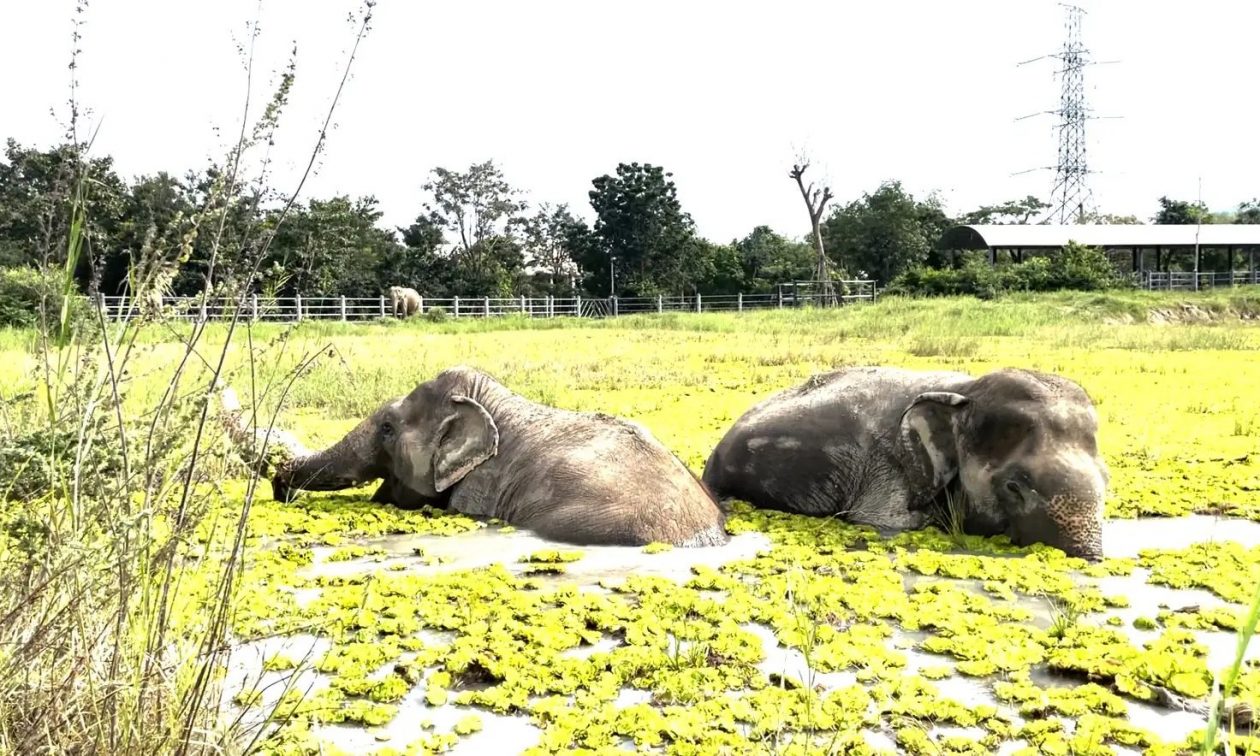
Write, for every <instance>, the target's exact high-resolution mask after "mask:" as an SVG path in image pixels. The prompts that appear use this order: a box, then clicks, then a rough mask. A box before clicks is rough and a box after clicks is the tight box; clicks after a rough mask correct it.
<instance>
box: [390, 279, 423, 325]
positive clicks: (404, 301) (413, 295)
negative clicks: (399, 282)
mask: <svg viewBox="0 0 1260 756" xmlns="http://www.w3.org/2000/svg"><path fill="white" fill-rule="evenodd" d="M389 305H390V314H391V315H393V316H394V317H396V318H406V317H410V316H412V315H415V314H416V312H417V311H419V309H420V292H418V291H416V290H415V289H411V288H408V287H406V286H391V287H389Z"/></svg>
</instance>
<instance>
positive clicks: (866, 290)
mask: <svg viewBox="0 0 1260 756" xmlns="http://www.w3.org/2000/svg"><path fill="white" fill-rule="evenodd" d="M876 296H877V294H876V291H875V283H874V282H873V281H838V282H836V286H835V291H834V293H831V294H829V295H828V297H826V298H824V297H822V296H821V295H820V294H819V293H818V292H817V291H816V290H814V289H812V288H810V287H803V286H801V285H797V286H793V285H792V284H784V285H781V286H780V287H779V289H778V291H775V292H771V293H768V294H767V293H761V294H722V295H712V296H707V295H699V294H696V295H690V296H677V297H666V296H658V297H607V298H592V297H524V296H522V297H423V298H421V301H420V308H419V312H417V313H416V315H413V316H412V317H416V316H419V315H423V314H425V313H430V312H432V311H434V310H437V309H441V310H443V311H444V312H445V314H446V315H447V316H448V317H456V318H467V317H471V318H483V317H498V316H505V315H522V316H525V317H534V318H556V317H579V318H605V317H616V316H619V315H633V314H643V313H666V312H743V311H745V310H767V309H783V308H791V307H805V306H818V305H822V306H826V305H846V304H850V303H855V302H862V301H866V302H873V301H875V298H876ZM96 304H97V307H99V308H100V309H101V311H102V313H103V314H104V316H105V318H106V319H107V320H112V321H123V320H130V319H132V318H135V317H138V316H140V315H141V314H142V313H143V312H146V311H147V310H148V309H151V307H152V305H151V304H150V303H147V302H144V301H138V300H137V299H135V298H133V297H127V296H103V295H101V296H98V297H97V303H96ZM161 309H162V315H163V317H167V318H174V319H180V320H202V321H205V320H230V319H231V318H232V317H234V316H236V317H238V318H239V319H240V320H247V321H254V322H278V323H291V322H295V321H299V320H339V321H345V322H349V321H365V320H377V319H380V318H386V317H392V316H393V313H392V312H391V307H390V301H389V298H388V297H385V296H380V297H302V296H296V297H260V296H257V295H253V296H248V297H246V298H244V299H238V298H235V297H211V298H209V299H207V300H206V301H205V302H204V303H203V302H202V298H201V297H164V298H163V299H162V307H161ZM238 311H239V314H238Z"/></svg>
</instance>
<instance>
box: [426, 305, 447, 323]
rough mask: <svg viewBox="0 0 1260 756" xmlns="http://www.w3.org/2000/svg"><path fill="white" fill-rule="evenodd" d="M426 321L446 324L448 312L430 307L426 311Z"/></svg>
mask: <svg viewBox="0 0 1260 756" xmlns="http://www.w3.org/2000/svg"><path fill="white" fill-rule="evenodd" d="M424 319H425V320H427V321H429V322H430V323H444V322H446V310H445V309H443V308H441V307H430V308H429V309H427V310H425V311H424Z"/></svg>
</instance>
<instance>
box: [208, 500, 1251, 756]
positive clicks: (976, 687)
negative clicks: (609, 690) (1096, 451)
mask: <svg viewBox="0 0 1260 756" xmlns="http://www.w3.org/2000/svg"><path fill="white" fill-rule="evenodd" d="M1226 540H1232V541H1236V542H1239V543H1241V544H1243V545H1247V546H1251V545H1257V544H1260V523H1255V522H1248V521H1240V520H1236V519H1228V518H1217V517H1208V516H1191V517H1178V518H1160V519H1145V520H1115V521H1109V522H1108V523H1107V524H1106V526H1105V532H1104V543H1105V544H1106V550H1107V555H1108V556H1113V557H1132V556H1136V555H1137V553H1138V552H1139V551H1140V550H1142V549H1148V548H1183V547H1185V546H1186V545H1188V544H1192V543H1201V542H1209V541H1226ZM360 544H361V545H364V546H369V547H379V548H381V549H383V550H384V551H385V552H387V556H385V557H384V558H381V557H369V558H365V559H359V560H352V561H346V562H328V561H326V559H327V557H328V555H329V554H330V553H331V552H332V551H333V550H334V549H332V548H331V547H329V548H316V549H314V552H315V553H314V556H315V559H314V562H313V564H312V565H311V566H310V567H308V568H307V571H308V574H311V575H317V574H322V575H338V574H356V573H364V572H373V571H376V570H384V569H388V568H389V567H390V566H391V564H396V563H399V562H401V563H403V564H405V565H406V570H408V571H419V572H435V571H445V570H460V569H468V568H475V567H482V566H487V565H490V564H493V563H495V562H499V563H502V564H503V565H504V566H505V567H507V568H508V569H510V570H520V569H521V568H522V567H523V565H521V564H519V563H518V560H519V559H520V558H521V557H523V556H526V555H528V554H530V553H532V552H534V551H538V550H541V549H554V548H560V549H569V548H573V547H570V546H565V545H562V544H556V543H554V542H550V541H547V540H544V539H541V538H538V537H536V536H534V535H532V534H530V533H527V532H523V531H514V532H508V533H502V532H499V531H498V529H496V528H486V529H483V530H478V531H474V532H471V533H466V534H462V535H456V536H389V537H384V538H377V539H370V540H365V541H361V542H360ZM768 545H769V540H768V539H767V538H766V537H765V536H764V535H762V534H759V533H745V534H742V535H739V536H737V537H735V538H733V539H732V540H731V542H730V543H728V544H727V545H725V546H721V547H714V548H705V549H675V550H672V551H669V552H665V553H660V554H651V555H648V554H644V553H642V552H641V551H640V550H639V549H637V548H619V547H583V548H581V551H582V553H583V557H582V559H580V560H578V561H576V562H573V563H569V564H567V565H566V574H565V575H564V580H565V581H566V582H570V581H572V582H576V583H578V584H579V585H582V586H583V587H585V588H587V589H590V590H603V589H602V588H600V587H599V585H598V584H599V583H600V582H601V581H606V580H613V581H616V580H618V579H620V578H625V577H626V576H629V575H632V574H634V575H659V576H662V577H669V578H674V579H677V580H679V581H685V580H686V579H688V578H689V577H690V576H691V574H692V573H691V568H692V567H693V566H696V565H707V566H712V567H717V566H720V565H722V564H725V563H728V562H732V561H736V560H740V559H745V558H748V557H751V556H754V555H755V554H756V553H757V552H758V551H760V550H762V549H764V548H766V547H768ZM416 548H422V549H423V551H424V553H425V554H427V555H435V556H440V557H442V563H441V564H439V565H435V566H427V565H423V564H418V563H417V560H416V558H415V556H414V554H415V553H416V552H415V549H416ZM1147 574H1148V573H1147V572H1146V571H1145V570H1141V569H1139V570H1135V571H1134V573H1133V574H1132V575H1130V576H1126V577H1108V578H1101V579H1094V578H1081V580H1082V581H1083V582H1092V583H1094V584H1096V585H1098V586H1099V587H1101V588H1102V589H1103V591H1104V592H1105V593H1107V594H1119V595H1124V596H1126V597H1127V598H1128V599H1129V603H1130V606H1129V607H1127V608H1123V609H1109V610H1108V613H1109V614H1118V615H1119V616H1121V617H1122V618H1123V619H1124V625H1123V626H1122V627H1119V628H1116V629H1119V630H1122V631H1124V632H1125V633H1127V634H1128V635H1129V637H1130V638H1131V639H1132V641H1133V642H1134V643H1135V644H1141V643H1144V642H1146V641H1148V640H1151V639H1153V638H1155V637H1157V636H1158V635H1159V631H1143V630H1138V629H1136V628H1134V627H1133V626H1132V620H1133V619H1134V618H1136V617H1138V616H1147V617H1153V616H1155V615H1156V614H1157V612H1158V611H1159V608H1160V607H1161V606H1165V607H1171V608H1173V609H1176V608H1179V607H1183V606H1189V605H1195V604H1197V605H1200V606H1205V607H1209V606H1219V605H1224V604H1225V603H1226V602H1224V601H1222V600H1221V599H1219V598H1217V597H1216V596H1214V595H1212V594H1211V593H1209V592H1207V591H1203V590H1178V589H1172V588H1166V587H1160V586H1152V585H1148V584H1147V583H1146V578H1147ZM932 579H946V578H932ZM909 582H911V581H910V580H908V581H907V584H909ZM972 587H975V586H972ZM313 597H314V592H313V591H312V592H308V595H307V596H305V597H304V596H301V595H299V597H298V598H299V601H301V600H303V599H304V598H305V599H309V598H313ZM1021 601H1022V602H1023V603H1024V605H1025V606H1027V607H1028V608H1029V609H1030V610H1031V611H1032V612H1033V613H1034V615H1035V619H1034V621H1035V622H1036V623H1037V624H1039V625H1041V626H1043V627H1044V626H1046V625H1048V624H1049V622H1050V610H1049V607H1048V606H1047V605H1046V604H1045V603H1043V602H1041V601H1038V600H1036V599H1032V598H1023V599H1021ZM748 628H749V629H750V630H751V631H753V632H755V633H757V634H758V635H760V636H761V637H762V638H763V641H764V644H765V648H766V658H765V660H764V661H763V662H762V663H761V665H760V666H761V668H762V670H763V671H764V672H766V673H767V674H769V673H778V674H782V675H791V676H793V677H796V678H797V679H802V680H804V679H808V678H809V677H810V676H811V675H812V678H813V680H814V682H815V683H817V684H821V685H823V686H824V687H826V688H828V689H835V688H842V687H845V686H848V685H851V684H853V683H854V682H856V679H855V676H854V675H853V673H852V672H848V671H842V672H831V673H810V672H809V671H808V669H807V667H806V665H805V660H804V658H803V657H802V655H801V654H800V652H798V651H794V650H791V649H787V648H783V647H780V646H778V645H777V643H776V641H775V638H774V635H773V633H772V631H770V630H769V629H768V628H764V627H761V626H758V625H749V626H748ZM1197 635H1198V636H1199V638H1200V640H1201V641H1202V642H1203V643H1204V645H1205V646H1207V648H1208V649H1209V664H1210V666H1211V667H1212V668H1220V667H1222V666H1225V665H1227V664H1228V663H1229V662H1230V661H1231V660H1232V658H1233V655H1234V653H1235V648H1236V640H1235V637H1234V635H1233V634H1232V633H1226V632H1210V631H1203V632H1199V633H1197ZM432 638H433V639H435V640H437V639H442V636H441V635H437V634H434V635H432ZM918 640H921V638H920V637H919V634H915V633H905V632H901V631H897V632H896V633H895V634H894V635H893V637H892V638H891V639H890V643H892V644H894V645H895V646H896V647H897V648H898V650H900V651H901V652H902V653H904V654H905V655H906V656H907V658H908V665H907V670H906V671H907V672H908V673H911V674H913V673H914V672H916V671H917V670H918V669H920V668H921V667H924V666H935V665H939V664H940V663H941V661H942V659H941V658H940V657H937V656H933V655H931V654H924V653H919V652H916V651H914V650H913V649H912V648H911V645H912V644H913V643H914V642H916V641H918ZM613 644H614V641H611V640H608V639H605V640H604V641H601V642H600V643H599V644H596V646H595V647H594V648H585V649H581V650H575V651H574V653H582V654H587V653H592V652H594V651H596V650H606V649H608V648H611V647H612V646H613ZM327 648H328V643H327V641H325V640H322V639H318V638H315V637H313V636H292V637H288V638H279V639H271V640H267V641H263V642H259V643H252V644H248V645H246V646H243V647H241V648H240V649H238V651H237V652H236V654H235V656H234V657H233V660H232V664H231V670H230V673H229V678H228V681H227V690H226V691H225V696H226V697H227V698H230V697H231V696H232V695H234V694H235V693H236V691H238V690H241V689H242V687H245V688H254V687H257V688H258V689H261V690H262V693H263V696H264V700H266V701H271V700H275V699H277V698H279V696H280V695H282V694H283V693H284V691H285V689H286V688H288V687H292V688H296V689H297V690H300V691H305V692H308V693H309V692H314V691H316V690H318V689H319V688H321V687H323V686H325V685H327V681H326V680H322V679H320V675H318V674H316V673H314V672H310V671H307V672H301V673H294V672H292V671H284V672H264V671H262V669H261V668H262V660H263V659H264V658H266V657H268V656H270V655H272V654H275V653H284V654H286V655H287V656H289V657H291V658H293V659H295V660H298V661H299V666H305V665H306V664H309V663H313V662H314V661H316V660H318V659H319V657H320V655H322V654H323V653H324V651H326V650H327ZM1257 656H1260V647H1257V646H1255V645H1253V647H1252V648H1251V649H1249V650H1248V654H1247V657H1248V658H1256V657H1257ZM1034 679H1035V680H1036V681H1037V682H1039V683H1040V684H1043V685H1046V684H1058V685H1074V684H1076V681H1074V680H1070V679H1060V678H1056V677H1055V676H1054V675H1051V674H1049V673H1046V672H1044V671H1038V672H1035V673H1034ZM934 684H935V685H936V686H937V687H938V689H939V690H940V692H941V694H942V695H945V696H948V697H950V698H953V699H955V700H958V701H960V702H963V703H967V704H972V705H975V704H984V703H987V704H993V705H998V706H999V708H1000V709H1003V710H1005V711H1007V712H1008V713H1010V714H1011V715H1012V716H1013V717H1014V718H1015V719H1016V720H1017V721H1018V717H1017V716H1016V715H1015V713H1014V711H1013V710H1011V709H1009V708H1008V707H1006V706H1004V705H1000V704H998V702H996V701H995V700H994V699H993V697H992V694H991V693H990V692H989V690H988V686H987V684H986V682H985V681H983V680H975V679H971V678H967V677H963V676H960V675H954V676H951V677H947V678H945V679H943V680H939V681H934ZM424 691H425V686H424V684H423V683H421V684H419V685H416V686H415V687H414V688H413V689H412V691H411V692H410V693H409V694H408V695H407V697H406V698H405V699H403V701H402V702H401V703H400V704H399V709H398V714H397V716H395V717H394V719H393V720H392V721H391V722H390V723H389V724H388V725H386V726H384V727H382V728H376V729H371V730H369V729H366V728H362V727H344V726H326V727H324V728H323V729H322V730H321V731H320V732H319V735H320V737H321V738H323V739H324V740H326V741H328V742H330V743H333V744H335V745H336V746H338V747H340V748H343V749H345V750H347V751H350V752H353V753H364V752H368V751H372V750H374V749H376V748H379V747H382V746H391V747H394V748H398V749H402V748H404V747H405V746H406V745H407V744H408V743H410V742H412V741H414V740H415V739H416V738H418V737H420V736H421V735H422V734H423V731H422V730H421V723H422V722H428V723H431V724H432V725H434V726H435V728H436V731H437V732H443V731H449V730H450V728H451V727H452V726H453V725H454V723H455V722H456V721H458V720H459V719H461V718H463V717H464V716H467V715H468V714H469V713H470V712H474V711H475V713H476V714H477V715H478V716H479V717H480V718H481V722H482V726H483V729H482V730H481V731H480V732H478V733H476V734H474V735H471V736H467V737H462V738H460V741H459V744H458V746H457V747H456V748H455V749H454V752H455V753H468V754H483V753H503V754H508V753H517V752H519V751H521V750H523V749H524V748H527V747H528V746H530V745H532V744H533V743H534V742H536V739H537V735H538V730H537V729H536V728H534V726H533V725H532V724H531V723H530V722H529V720H528V718H527V717H523V716H501V715H496V714H494V713H492V712H488V711H483V710H480V709H475V710H474V709H468V708H463V707H458V706H455V705H452V704H448V705H446V706H442V707H430V706H427V705H426V704H425V703H424ZM647 696H648V694H647V693H645V692H643V691H634V690H627V691H624V692H623V693H622V697H621V700H620V703H622V704H623V705H631V704H634V703H639V702H642V701H644V700H646V698H647ZM1127 703H1128V707H1129V712H1130V719H1131V720H1132V721H1133V722H1134V723H1135V724H1137V725H1138V726H1141V727H1144V728H1146V729H1149V730H1151V731H1152V732H1154V733H1155V734H1157V735H1159V736H1160V737H1161V738H1164V739H1166V740H1180V739H1182V738H1184V737H1185V736H1186V735H1187V734H1189V733H1190V732H1192V731H1193V730H1194V729H1196V728H1197V727H1201V726H1202V724H1203V720H1202V718H1201V717H1199V716H1197V715H1194V714H1191V713H1187V712H1170V711H1168V710H1165V709H1157V708H1154V707H1149V706H1145V705H1142V704H1139V703H1137V702H1133V701H1128V702H1127ZM1069 726H1070V723H1069ZM865 734H866V736H867V739H868V741H869V742H870V743H871V744H872V745H874V746H876V747H879V748H883V749H888V750H890V751H895V750H896V749H895V746H894V744H893V742H892V741H891V740H890V739H889V738H888V736H887V735H885V734H883V733H878V732H868V733H865ZM935 734H939V735H951V734H960V735H971V736H977V737H978V736H979V735H981V734H982V733H980V732H979V731H976V732H970V731H969V730H967V729H964V728H956V727H938V728H936V732H935ZM1022 745H1023V744H1022V743H1018V742H1016V743H1006V744H1004V746H1003V747H1002V749H1001V751H999V753H1006V752H1010V751H1014V750H1017V749H1018V748H1019V747H1021V746H1022ZM1117 752H1118V753H1123V752H1126V751H1125V750H1124V749H1122V748H1117Z"/></svg>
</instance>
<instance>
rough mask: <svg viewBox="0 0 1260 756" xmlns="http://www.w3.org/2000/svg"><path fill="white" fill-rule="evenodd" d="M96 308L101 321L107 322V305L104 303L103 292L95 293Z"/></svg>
mask: <svg viewBox="0 0 1260 756" xmlns="http://www.w3.org/2000/svg"><path fill="white" fill-rule="evenodd" d="M96 306H97V307H98V308H99V309H100V311H101V320H109V305H108V304H106V303H105V292H103V291H98V292H96Z"/></svg>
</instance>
